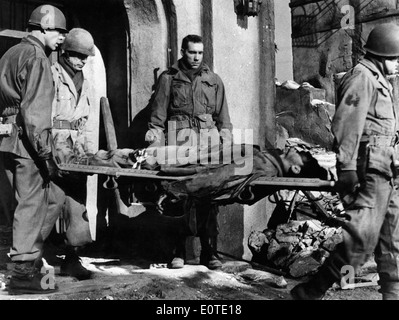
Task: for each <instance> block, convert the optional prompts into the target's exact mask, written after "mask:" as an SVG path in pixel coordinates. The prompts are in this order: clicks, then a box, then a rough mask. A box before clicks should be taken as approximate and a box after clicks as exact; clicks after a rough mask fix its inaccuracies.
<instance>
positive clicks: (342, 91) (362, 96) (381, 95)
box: [332, 59, 397, 177]
mask: <svg viewBox="0 0 399 320" xmlns="http://www.w3.org/2000/svg"><path fill="white" fill-rule="evenodd" d="M337 98H338V99H337V107H336V113H335V115H334V119H333V123H332V131H333V134H334V136H335V145H334V148H335V151H336V153H337V169H339V170H356V168H357V166H359V163H358V160H359V159H361V158H363V157H364V156H365V157H366V161H367V164H366V167H367V170H369V169H373V170H377V171H379V172H381V173H382V174H384V175H385V176H387V177H392V176H393V175H394V170H393V169H394V161H395V149H394V143H395V134H396V131H397V115H396V111H395V107H394V101H393V93H392V85H391V84H390V83H389V81H388V80H387V79H386V78H385V77H384V76H383V75H382V74H381V72H380V71H379V70H378V69H377V67H376V66H375V65H374V64H373V63H372V62H371V61H369V60H367V59H363V60H361V61H360V62H359V63H358V64H357V65H356V66H355V67H354V68H353V69H351V70H350V71H348V72H347V73H346V74H345V76H344V77H343V79H342V80H341V82H340V84H339V87H338V90H337ZM361 142H365V143H367V146H368V147H367V151H366V152H367V154H366V155H363V154H359V146H360V144H361Z"/></svg>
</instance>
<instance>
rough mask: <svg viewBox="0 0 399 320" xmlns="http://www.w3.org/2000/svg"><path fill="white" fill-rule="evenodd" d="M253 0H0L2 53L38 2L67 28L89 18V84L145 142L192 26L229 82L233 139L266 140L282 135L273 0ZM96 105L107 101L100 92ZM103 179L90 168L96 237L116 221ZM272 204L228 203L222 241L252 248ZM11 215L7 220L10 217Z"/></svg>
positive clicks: (122, 128) (133, 136)
mask: <svg viewBox="0 0 399 320" xmlns="http://www.w3.org/2000/svg"><path fill="white" fill-rule="evenodd" d="M247 2H248V3H247ZM253 2H255V1H244V3H247V4H246V6H247V7H245V6H244V7H243V5H242V3H243V2H242V1H235V0H218V1H212V0H190V1H187V0H146V1H142V0H51V1H40V0H0V55H1V54H3V53H4V52H5V51H6V50H7V48H9V47H10V46H12V45H14V44H16V43H18V42H19V41H20V39H21V37H23V36H24V35H25V34H26V32H25V31H26V26H27V25H26V23H27V20H28V17H29V15H30V13H31V12H32V10H33V9H34V8H35V7H37V6H38V5H41V4H44V3H49V4H52V5H55V6H57V7H58V8H60V9H61V10H62V11H63V12H64V13H65V15H66V18H67V26H68V28H69V29H70V28H73V27H82V28H85V29H87V30H88V31H89V32H90V33H91V34H92V35H93V37H94V41H95V44H96V47H97V54H96V57H95V58H94V60H93V61H92V62H90V63H89V68H91V69H90V70H91V71H90V73H91V74H92V75H94V74H95V76H92V79H93V82H92V89H93V90H95V94H96V96H97V97H98V98H99V97H101V96H106V97H107V98H108V99H109V104H110V108H111V113H112V117H113V121H114V123H115V129H116V138H117V143H118V147H119V148H126V147H129V148H138V147H140V146H141V145H142V143H143V139H144V133H145V130H146V121H147V119H146V117H147V116H148V108H147V107H148V102H149V100H150V97H151V94H152V91H153V88H154V84H155V81H156V79H157V77H158V76H159V74H160V73H161V72H162V71H163V70H165V69H166V68H167V67H168V66H169V65H171V64H173V63H174V62H175V61H176V60H177V59H179V58H180V44H181V40H182V38H183V37H184V36H185V35H187V34H193V33H194V34H199V35H202V36H203V38H204V42H205V52H204V61H205V62H206V63H207V64H208V65H209V66H210V67H211V69H213V70H214V71H215V72H216V73H218V74H219V75H220V76H221V78H222V79H223V81H224V84H225V87H226V93H227V100H228V104H229V108H230V114H231V120H232V123H233V126H234V128H235V129H237V130H238V131H237V134H236V135H235V139H236V141H237V142H252V141H249V140H248V141H245V140H244V139H245V138H244V134H245V132H246V134H247V135H249V137H252V138H253V143H255V144H258V145H260V146H262V147H263V146H264V145H265V139H266V138H267V139H268V140H269V141H274V140H275V128H274V126H275V121H274V120H275V115H274V100H275V88H274V73H275V72H274V68H275V66H274V63H275V57H274V55H275V48H274V2H273V1H272V0H268V1H262V2H261V3H260V1H259V2H256V6H257V10H256V12H253V13H251V14H249V15H248V14H246V12H247V13H248V11H246V10H248V8H249V7H248V6H252V5H253ZM90 64H91V65H90ZM94 107H95V108H98V110H99V109H100V108H99V99H98V100H96V103H95V106H94ZM102 122H103V119H102V117H101V114H100V111H99V112H98V123H99V128H100V129H99V132H98V136H99V140H98V141H99V145H98V147H99V148H102V149H106V142H105V133H104V125H103V123H102ZM104 181H105V178H104V177H101V176H98V177H97V176H91V177H89V195H88V211H89V217H90V221H91V225H92V233H93V237H94V238H95V239H99V238H100V237H101V236H102V234H103V231H104V229H105V228H106V225H107V224H109V226H112V224H113V221H114V222H115V223H117V220H114V214H115V213H114V212H112V211H113V210H114V209H113V199H112V194H110V193H109V191H108V190H105V189H104V188H103V183H104ZM269 207H270V204H269V203H268V202H267V199H264V200H262V201H260V202H259V203H257V204H255V205H253V206H242V205H230V206H225V207H222V208H221V214H220V216H219V217H220V229H221V236H220V250H222V251H226V252H228V253H230V254H233V255H236V256H240V257H241V256H242V257H247V258H249V257H250V252H249V251H248V248H247V246H246V239H247V238H248V235H249V233H250V231H251V228H253V227H254V226H258V225H262V224H265V223H266V221H267V218H268V212H270V208H269ZM111 213H112V214H111ZM116 214H118V213H116ZM3 216H4V215H3ZM10 221H11V220H10V219H8V220H7V219H5V218H4V217H3V218H2V220H1V222H2V224H3V225H7V224H8V225H9V224H10Z"/></svg>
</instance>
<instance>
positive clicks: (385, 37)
mask: <svg viewBox="0 0 399 320" xmlns="http://www.w3.org/2000/svg"><path fill="white" fill-rule="evenodd" d="M364 50H366V51H367V52H370V53H372V54H375V55H377V56H381V57H399V26H398V25H396V24H394V23H385V24H381V25H379V26H377V27H375V28H374V29H373V30H371V32H370V34H369V36H368V38H367V42H366V45H365V46H364Z"/></svg>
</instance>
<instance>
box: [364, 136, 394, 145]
mask: <svg viewBox="0 0 399 320" xmlns="http://www.w3.org/2000/svg"><path fill="white" fill-rule="evenodd" d="M363 141H364V142H368V145H369V146H373V147H393V146H395V144H396V142H397V141H396V136H377V135H373V136H368V137H364V138H362V142H363Z"/></svg>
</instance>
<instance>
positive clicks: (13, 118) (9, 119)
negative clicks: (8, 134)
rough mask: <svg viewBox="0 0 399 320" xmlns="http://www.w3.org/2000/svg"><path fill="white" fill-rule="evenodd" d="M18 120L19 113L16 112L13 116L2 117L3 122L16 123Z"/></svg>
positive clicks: (0, 118) (1, 121)
mask: <svg viewBox="0 0 399 320" xmlns="http://www.w3.org/2000/svg"><path fill="white" fill-rule="evenodd" d="M16 122H17V115H16V114H14V115H12V116H7V117H0V123H1V124H9V123H16Z"/></svg>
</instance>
